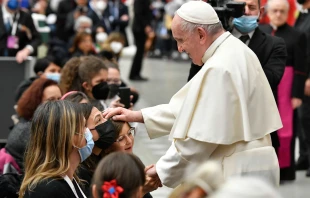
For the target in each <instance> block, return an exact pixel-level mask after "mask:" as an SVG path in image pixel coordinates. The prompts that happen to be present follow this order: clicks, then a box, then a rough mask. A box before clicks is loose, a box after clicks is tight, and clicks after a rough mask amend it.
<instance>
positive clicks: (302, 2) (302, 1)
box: [297, 0, 306, 5]
mask: <svg viewBox="0 0 310 198" xmlns="http://www.w3.org/2000/svg"><path fill="white" fill-rule="evenodd" d="M297 2H298V3H299V4H300V5H302V4H304V3H305V2H306V0H297Z"/></svg>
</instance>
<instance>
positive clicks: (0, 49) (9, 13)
mask: <svg viewBox="0 0 310 198" xmlns="http://www.w3.org/2000/svg"><path fill="white" fill-rule="evenodd" d="M40 44H41V37H40V34H39V33H38V31H37V30H36V28H35V26H34V23H33V20H32V17H31V15H30V14H28V13H26V12H24V11H22V10H20V2H19V1H17V0H5V1H3V3H2V5H1V8H0V56H16V61H17V62H19V63H21V62H23V61H24V60H26V59H27V57H28V56H29V55H31V54H36V51H37V48H38V46H39V45H40Z"/></svg>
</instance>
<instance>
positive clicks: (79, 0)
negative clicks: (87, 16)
mask: <svg viewBox="0 0 310 198" xmlns="http://www.w3.org/2000/svg"><path fill="white" fill-rule="evenodd" d="M75 2H76V4H77V5H78V6H85V5H87V0H75Z"/></svg>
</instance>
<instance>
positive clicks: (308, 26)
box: [295, 9, 310, 78]
mask: <svg viewBox="0 0 310 198" xmlns="http://www.w3.org/2000/svg"><path fill="white" fill-rule="evenodd" d="M309 21H310V9H308V13H300V14H299V16H298V18H297V20H296V23H295V28H296V29H297V30H299V31H301V32H303V33H305V35H306V38H307V41H306V42H307V70H308V74H309V76H308V78H310V23H309Z"/></svg>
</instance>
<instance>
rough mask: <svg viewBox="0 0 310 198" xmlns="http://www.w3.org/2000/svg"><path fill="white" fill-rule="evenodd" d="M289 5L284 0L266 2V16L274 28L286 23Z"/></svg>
mask: <svg viewBox="0 0 310 198" xmlns="http://www.w3.org/2000/svg"><path fill="white" fill-rule="evenodd" d="M288 11H289V4H288V2H287V1H286V0H271V1H269V2H268V7H267V15H268V17H269V19H270V23H271V24H272V25H274V26H276V27H279V26H281V25H284V24H285V23H286V20H287V17H288Z"/></svg>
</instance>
